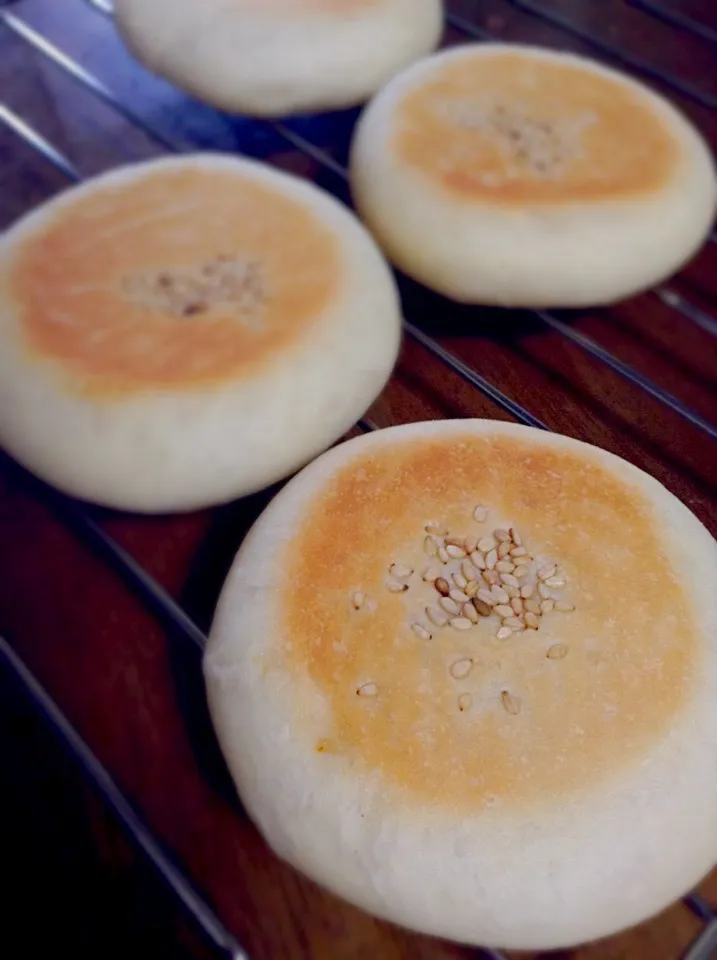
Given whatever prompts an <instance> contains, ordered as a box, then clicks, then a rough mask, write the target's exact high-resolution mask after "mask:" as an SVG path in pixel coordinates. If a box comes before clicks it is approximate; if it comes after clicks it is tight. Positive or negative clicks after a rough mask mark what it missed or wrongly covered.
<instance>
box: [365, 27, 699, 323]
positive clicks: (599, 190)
mask: <svg viewBox="0 0 717 960" xmlns="http://www.w3.org/2000/svg"><path fill="white" fill-rule="evenodd" d="M352 177H353V184H354V192H355V195H356V199H357V204H358V208H359V211H360V212H361V214H362V215H363V216H364V218H365V219H366V220H367V222H368V223H369V225H370V226H371V228H372V229H373V230H374V232H375V233H376V235H377V237H378V239H379V240H380V241H381V242H382V243H383V244H384V246H385V247H386V249H387V250H388V252H389V253H390V254H391V256H393V257H394V259H395V260H396V261H397V262H398V263H399V264H400V265H402V266H404V267H405V268H406V269H407V270H408V271H409V272H412V273H414V274H416V275H417V276H418V277H419V279H422V280H424V282H427V283H429V284H431V285H434V286H436V287H437V288H438V289H441V290H443V291H444V292H446V293H448V294H449V295H453V296H455V297H457V298H458V299H466V300H483V301H485V302H509V303H515V304H516V305H527V306H541V305H545V304H546V303H547V304H549V305H550V304H552V305H561V304H563V303H564V304H566V305H579V304H580V303H585V302H587V303H589V302H591V301H595V300H598V301H603V300H606V299H615V298H617V297H619V296H624V295H626V294H627V293H629V292H632V291H633V290H634V289H637V288H639V287H641V286H644V285H645V284H649V283H650V282H652V281H653V280H654V279H655V278H656V277H659V276H661V275H662V274H664V273H665V272H671V271H672V270H674V269H676V267H677V266H679V265H680V263H682V262H683V261H684V260H685V259H686V258H687V257H689V256H690V255H691V254H692V253H693V252H694V250H695V249H696V247H697V246H699V244H701V243H702V241H703V240H704V238H705V236H706V234H707V232H708V230H709V226H710V224H711V222H712V220H713V217H714V209H715V201H716V200H717V183H716V180H715V174H714V168H713V163H712V160H711V156H710V152H709V149H708V147H707V145H706V143H705V142H704V141H703V139H702V137H701V136H700V135H699V134H698V133H697V131H696V130H695V129H694V128H693V127H692V125H691V124H690V123H689V122H688V121H687V120H686V119H685V117H683V116H682V114H680V113H679V112H678V111H677V110H676V109H675V108H674V107H673V106H672V105H670V104H669V103H668V102H667V101H666V100H664V99H663V98H661V97H659V96H658V95H657V94H655V93H653V92H652V91H650V90H649V89H648V88H647V87H645V86H643V85H642V84H640V83H638V82H636V81H635V80H633V79H631V78H629V77H627V76H625V75H623V74H621V73H618V72H617V71H615V70H611V69H608V68H607V67H604V66H601V65H600V64H598V63H596V62H594V61H592V60H589V59H587V58H584V57H578V56H575V55H572V54H566V53H557V52H555V51H552V50H544V49H540V48H536V47H528V46H517V45H508V44H479V45H467V46H465V47H458V48H452V49H450V50H447V51H445V52H441V53H439V54H437V55H435V56H432V57H428V58H426V59H424V60H423V61H421V62H420V63H418V64H414V65H413V66H412V67H411V68H409V69H408V70H406V71H404V72H403V73H402V74H401V75H400V76H399V77H396V78H395V79H394V80H393V81H392V82H391V83H390V84H389V85H387V87H386V88H385V89H384V90H382V91H381V93H380V94H379V95H378V96H377V97H376V98H375V100H374V101H373V102H372V104H371V105H370V106H369V108H368V109H367V111H366V112H365V114H364V117H363V118H362V120H361V122H360V124H359V128H358V132H357V136H356V140H355V143H354V147H353V157H352ZM429 248H430V249H429ZM461 248H463V252H462V253H461ZM456 257H457V259H456ZM451 258H453V263H451ZM424 260H425V261H426V262H424ZM431 264H432V265H431ZM471 264H474V267H475V269H472V268H471ZM476 270H477V273H476ZM541 278H542V287H541Z"/></svg>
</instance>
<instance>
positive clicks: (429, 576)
mask: <svg viewBox="0 0 717 960" xmlns="http://www.w3.org/2000/svg"><path fill="white" fill-rule="evenodd" d="M440 575H441V574H440V571H439V570H438V569H437V568H436V567H427V568H426V569H425V570H424V571H423V579H424V580H425V581H426V583H435V582H436V580H437V579H438V578H439V577H440Z"/></svg>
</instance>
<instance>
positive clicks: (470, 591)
mask: <svg viewBox="0 0 717 960" xmlns="http://www.w3.org/2000/svg"><path fill="white" fill-rule="evenodd" d="M479 590H480V584H479V583H478V581H477V580H471V581H470V583H469V584H468V585H467V586H466V591H465V592H466V595H467V596H469V597H470V598H471V599H473V597H475V596H477V594H478V591H479Z"/></svg>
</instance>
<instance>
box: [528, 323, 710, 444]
mask: <svg viewBox="0 0 717 960" xmlns="http://www.w3.org/2000/svg"><path fill="white" fill-rule="evenodd" d="M538 316H539V317H540V319H541V320H542V321H543V323H545V324H547V326H549V327H551V329H553V330H555V331H557V332H558V333H560V335H561V336H563V337H565V338H566V339H568V340H570V341H572V342H573V343H575V344H576V345H577V346H579V347H581V348H582V349H583V350H585V351H586V352H587V353H589V354H591V356H593V357H596V358H597V359H598V360H602V362H603V363H604V364H605V365H606V366H608V367H610V369H611V370H614V371H615V372H616V373H619V374H620V376H622V377H624V378H625V379H626V380H629V381H630V383H634V384H635V386H637V387H641V388H642V389H643V390H644V391H645V393H649V394H650V396H651V397H654V398H655V399H656V400H659V401H660V402H661V403H663V404H664V405H665V406H666V407H669V408H670V409H671V410H674V411H675V413H679V414H680V416H682V417H684V418H685V420H688V421H689V422H690V423H691V424H693V425H694V426H696V427H699V428H700V429H701V430H704V432H705V433H706V434H708V436H710V437H712V439H713V440H717V426H716V425H715V424H713V423H710V422H709V420H705V418H704V417H701V416H700V415H699V414H698V413H695V411H694V410H691V409H690V408H689V407H688V406H687V405H686V404H684V403H683V402H682V401H681V400H678V399H677V397H675V396H673V395H672V394H671V393H668V392H667V391H666V390H663V389H662V388H661V387H658V386H657V384H655V383H653V382H652V380H649V379H648V378H647V377H644V376H643V375H642V374H641V373H638V371H637V370H634V369H633V368H632V367H631V366H629V365H628V364H626V363H623V362H622V360H618V358H617V357H614V356H613V355H612V354H611V353H609V352H608V351H607V350H605V349H604V348H603V347H601V346H600V344H599V343H596V342H595V341H594V340H593V339H592V338H591V337H588V336H586V335H585V334H584V333H580V331H578V330H574V329H573V328H572V327H571V326H570V325H569V324H567V323H564V322H563V321H562V320H559V319H558V318H557V317H556V316H554V315H553V314H552V313H547V312H546V311H544V310H540V311H538Z"/></svg>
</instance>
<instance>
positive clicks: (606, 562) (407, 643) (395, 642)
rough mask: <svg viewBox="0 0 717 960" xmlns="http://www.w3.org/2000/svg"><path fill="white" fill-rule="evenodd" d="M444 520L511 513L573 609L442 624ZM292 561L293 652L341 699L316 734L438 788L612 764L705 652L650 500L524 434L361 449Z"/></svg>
mask: <svg viewBox="0 0 717 960" xmlns="http://www.w3.org/2000/svg"><path fill="white" fill-rule="evenodd" d="M478 505H484V506H485V507H486V508H487V511H488V515H487V517H486V519H485V520H484V521H483V522H478V520H476V519H475V518H474V511H475V509H476V507H477V506H478ZM432 523H434V524H437V525H438V526H439V527H442V528H443V531H444V532H445V530H448V531H449V533H450V535H451V536H452V535H455V537H456V539H458V540H460V539H461V538H464V537H465V536H468V535H471V536H477V537H483V536H485V535H486V534H488V533H491V531H492V530H494V529H495V528H508V527H511V526H512V527H513V529H514V530H515V531H520V539H522V541H523V543H524V545H525V547H526V549H527V551H528V553H529V554H530V556H531V557H534V558H536V560H535V562H536V564H545V563H550V562H553V561H554V562H555V563H556V564H557V566H558V568H559V570H560V575H561V576H563V577H564V578H565V579H566V584H565V586H564V587H563V589H562V590H561V591H557V592H559V593H560V594H561V595H562V596H563V597H564V598H565V600H564V606H565V607H566V608H569V607H570V606H572V605H574V607H575V609H574V610H572V611H569V612H568V610H566V611H565V612H561V611H559V610H557V609H556V610H553V611H552V612H549V613H547V614H546V615H545V616H542V617H541V619H540V625H539V629H537V630H523V631H518V632H516V633H513V634H511V635H510V637H509V638H508V639H498V637H497V636H496V628H497V627H498V626H499V622H498V621H497V617H495V616H491V617H482V618H481V619H480V622H479V623H478V624H477V625H476V626H474V627H472V628H471V629H465V630H462V629H454V628H453V627H451V626H450V625H447V626H443V627H440V628H434V627H431V624H430V623H429V622H428V621H427V620H426V617H425V608H426V606H427V605H429V604H434V603H435V600H436V590H435V585H434V584H431V583H426V582H424V581H423V580H422V574H423V572H424V571H425V570H426V569H427V568H428V567H431V566H435V564H436V558H435V557H432V556H428V555H427V554H426V552H425V547H426V544H425V540H426V536H427V533H426V525H429V529H434V527H431V524H432ZM392 564H399V565H400V567H404V568H405V570H401V569H400V567H399V568H398V574H400V576H398V577H396V576H394V574H395V573H396V570H395V569H394V571H393V572H392V571H391V570H390V567H391V565H392ZM406 571H414V572H413V573H412V574H411V575H410V576H407V575H406ZM284 576H285V581H284V583H285V590H284V597H285V599H284V600H283V611H282V616H283V618H284V620H285V627H286V636H287V637H288V638H289V640H290V643H289V644H288V645H287V650H286V653H285V654H284V656H285V667H286V669H288V670H289V671H290V672H293V673H294V674H295V675H297V676H300V675H305V674H306V673H307V672H308V675H309V676H310V677H311V679H312V680H313V682H314V683H315V684H316V685H317V687H318V689H319V690H320V691H321V693H322V695H323V696H324V697H325V698H326V702H327V703H328V704H329V707H330V709H329V715H330V717H331V722H330V724H329V725H328V726H327V729H326V733H325V736H324V737H323V738H322V739H321V740H320V741H319V742H317V744H316V749H317V750H319V751H323V752H333V753H337V754H341V755H344V756H346V757H347V758H350V759H353V760H355V761H357V762H358V763H360V764H361V765H363V767H364V768H365V769H367V770H369V771H380V772H381V774H383V776H384V777H385V778H386V779H387V780H388V781H390V782H391V783H393V784H395V785H398V786H399V787H401V788H404V789H405V790H407V791H409V792H410V793H411V794H414V795H415V796H416V797H418V798H420V799H421V800H422V801H427V802H429V803H434V802H435V803H450V804H455V805H458V806H467V807H475V806H476V805H481V804H490V803H493V802H495V801H497V800H501V801H503V802H508V803H521V802H531V801H532V802H535V801H536V800H537V799H538V798H541V797H544V798H555V797H556V796H559V795H560V792H561V791H567V790H569V789H572V788H575V787H578V786H579V785H585V786H590V785H591V784H595V783H599V782H601V781H604V780H605V778H606V777H609V776H610V775H611V774H614V773H617V772H618V771H619V770H620V769H622V768H623V767H624V766H625V765H628V764H629V763H630V762H631V761H634V760H635V759H636V758H638V757H639V756H640V755H642V754H643V753H644V752H645V751H647V750H649V749H650V747H651V746H652V745H654V744H655V743H656V742H657V741H658V739H659V738H661V737H662V736H663V735H664V733H665V732H666V730H667V729H668V728H669V726H670V723H671V719H672V718H673V717H674V715H675V714H676V713H677V712H678V711H680V709H681V707H682V705H683V704H684V702H685V699H686V697H687V695H688V689H689V684H690V678H691V676H692V675H693V672H694V671H695V669H696V668H697V661H698V641H697V636H698V635H697V628H696V621H695V613H694V611H693V610H692V609H691V608H690V606H689V604H688V601H687V598H686V594H685V592H684V591H683V589H682V587H681V585H680V582H679V581H678V579H677V576H676V574H675V573H674V572H673V569H672V567H671V565H670V557H669V555H668V554H667V551H666V549H665V547H664V546H663V543H662V542H661V538H660V527H659V520H658V519H657V518H656V517H655V515H654V513H653V511H652V509H651V508H650V506H649V505H648V503H647V501H646V500H644V499H643V498H642V496H641V495H640V493H639V491H637V490H636V489H633V488H631V487H628V486H627V485H626V484H625V483H624V482H623V481H622V480H621V479H619V478H617V477H616V476H615V475H614V474H612V473H611V472H609V471H608V470H607V469H606V468H604V467H602V466H600V465H599V464H597V463H595V462H594V461H591V460H588V459H586V458H584V457H581V456H580V455H579V454H576V453H575V452H573V451H567V450H558V449H549V448H547V447H545V446H540V445H537V444H532V443H530V442H528V441H525V440H524V439H522V438H520V439H519V438H515V437H505V436H503V437H500V436H493V437H485V438H476V437H475V436H470V435H468V434H466V435H465V437H458V438H456V437H452V438H446V439H441V438H438V439H435V438H432V439H430V438H427V439H424V440H422V441H414V442H410V443H408V442H403V443H399V444H397V445H396V447H395V448H393V449H390V448H387V447H383V448H381V449H380V450H374V451H371V452H367V453H366V454H364V455H363V456H360V457H359V458H357V459H356V460H355V461H354V462H352V463H351V464H350V465H349V466H347V467H345V468H344V469H342V470H341V471H340V472H338V474H337V475H336V476H335V477H334V478H333V479H332V481H331V482H330V483H329V484H328V485H327V486H325V487H324V488H323V489H322V490H321V491H320V492H319V493H318V494H317V495H316V496H315V498H314V500H313V502H312V504H311V506H310V509H309V510H308V513H307V515H306V518H305V520H304V522H303V524H302V526H301V528H300V532H299V534H298V536H297V537H296V538H295V539H294V540H293V541H292V543H291V544H290V546H289V547H288V548H287V566H286V568H285V574H284ZM402 578H403V580H404V581H405V583H406V584H407V589H405V590H401V591H400V592H398V591H397V592H392V589H396V588H395V586H393V584H394V581H395V580H396V579H398V580H399V581H400V580H401V579H402ZM389 585H390V586H389ZM357 594H360V596H358V597H357ZM355 601H358V602H355ZM357 606H358V609H356V607H357ZM419 622H420V623H422V624H424V627H428V628H429V630H430V634H431V637H430V639H428V638H426V637H425V636H419V635H417V634H416V632H415V630H414V629H413V625H414V624H416V623H419ZM556 647H559V650H558V651H556V649H555V648H556ZM551 651H552V653H551ZM464 661H468V662H469V663H470V667H469V669H468V672H467V673H464V667H465V663H464ZM461 663H463V666H456V665H457V664H461Z"/></svg>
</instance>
